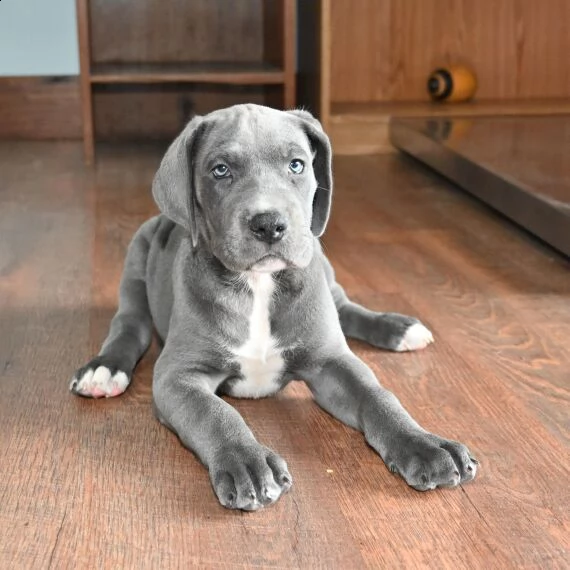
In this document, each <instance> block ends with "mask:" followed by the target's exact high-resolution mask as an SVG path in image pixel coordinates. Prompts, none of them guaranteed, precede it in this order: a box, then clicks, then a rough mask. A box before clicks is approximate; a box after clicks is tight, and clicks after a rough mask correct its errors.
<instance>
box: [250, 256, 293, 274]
mask: <svg viewBox="0 0 570 570" xmlns="http://www.w3.org/2000/svg"><path fill="white" fill-rule="evenodd" d="M287 267H289V263H287V262H286V261H285V260H284V259H283V258H282V257H278V256H276V255H266V256H264V257H262V258H261V259H259V260H258V261H256V262H255V263H254V264H253V265H252V266H251V267H250V268H249V271H256V272H257V273H273V272H275V271H282V270H283V269H286V268H287Z"/></svg>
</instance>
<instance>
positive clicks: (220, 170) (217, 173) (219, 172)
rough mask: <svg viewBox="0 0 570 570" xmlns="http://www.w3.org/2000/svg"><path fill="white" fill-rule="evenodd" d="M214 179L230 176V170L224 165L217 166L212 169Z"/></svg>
mask: <svg viewBox="0 0 570 570" xmlns="http://www.w3.org/2000/svg"><path fill="white" fill-rule="evenodd" d="M212 174H213V175H214V178H227V177H228V176H229V175H230V169H229V168H228V167H227V166H226V165H225V164H217V165H216V166H214V168H212Z"/></svg>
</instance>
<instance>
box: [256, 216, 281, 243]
mask: <svg viewBox="0 0 570 570" xmlns="http://www.w3.org/2000/svg"><path fill="white" fill-rule="evenodd" d="M249 229H250V230H251V231H252V233H253V235H254V236H255V237H256V238H257V239H258V240H259V241H265V242H267V243H270V244H271V243H275V242H278V241H279V240H280V239H281V238H282V237H283V236H284V235H285V232H286V231H287V222H286V221H285V218H283V216H281V215H280V214H279V213H278V212H263V213H261V214H256V215H255V216H253V218H251V220H250V221H249Z"/></svg>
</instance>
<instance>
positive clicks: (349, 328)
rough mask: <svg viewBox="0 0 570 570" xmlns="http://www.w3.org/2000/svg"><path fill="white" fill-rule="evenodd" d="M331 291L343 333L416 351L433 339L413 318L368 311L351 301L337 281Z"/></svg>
mask: <svg viewBox="0 0 570 570" xmlns="http://www.w3.org/2000/svg"><path fill="white" fill-rule="evenodd" d="M331 290H332V293H333V297H334V300H335V304H336V307H337V311H338V316H339V319H340V325H341V327H342V332H343V333H344V334H345V335H346V336H348V337H352V338H357V339H359V340H363V341H365V342H368V343H370V344H371V345H373V346H377V347H379V348H385V349H387V350H394V351H396V352H404V351H408V350H419V349H422V348H425V347H426V346H428V345H429V344H431V343H432V342H433V335H432V333H431V332H430V331H429V330H428V329H427V328H426V327H425V326H424V325H423V324H422V323H421V322H420V321H419V320H418V319H416V318H415V317H409V316H408V315H401V314H399V313H377V312H375V311H370V310H369V309H367V308H366V307H363V306H361V305H359V304H358V303H354V302H353V301H351V300H350V299H349V298H348V297H347V296H346V294H345V292H344V290H343V289H342V287H341V286H340V285H339V284H338V283H334V284H333V285H332V287H331Z"/></svg>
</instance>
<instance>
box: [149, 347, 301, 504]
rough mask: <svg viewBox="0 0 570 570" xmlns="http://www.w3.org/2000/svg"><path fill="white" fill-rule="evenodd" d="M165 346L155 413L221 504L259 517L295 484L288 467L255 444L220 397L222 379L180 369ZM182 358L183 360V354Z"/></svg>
mask: <svg viewBox="0 0 570 570" xmlns="http://www.w3.org/2000/svg"><path fill="white" fill-rule="evenodd" d="M176 352H178V350H176V351H173V350H170V349H169V347H168V341H167V346H165V348H164V350H163V352H162V354H161V356H160V358H159V360H158V361H157V365H156V368H155V376H154V382H153V399H154V408H155V413H156V415H157V417H158V419H159V421H161V422H162V423H163V424H164V425H166V426H167V427H168V428H169V429H171V430H172V431H173V432H174V433H176V434H177V435H178V437H179V438H180V441H181V442H182V443H183V444H184V445H185V446H186V447H187V448H188V449H190V450H192V451H193V452H194V453H195V454H196V455H197V456H198V458H199V459H200V460H201V461H202V463H203V464H204V465H205V466H206V467H207V468H208V471H209V474H210V481H211V483H212V486H213V488H214V491H215V493H216V495H217V497H218V500H219V501H220V503H221V504H222V505H223V506H224V507H226V508H228V509H242V510H246V511H255V510H257V509H259V508H261V507H263V506H266V505H269V504H271V503H274V502H275V501H276V500H277V499H278V498H279V497H280V496H281V494H282V493H284V492H286V491H287V490H288V489H289V487H291V484H292V478H291V475H290V474H289V471H288V469H287V464H286V463H285V461H284V460H283V459H282V458H281V457H280V456H279V455H277V454H276V453H274V452H273V451H271V450H270V449H268V448H267V447H264V446H263V445H261V444H260V443H258V441H257V440H256V439H255V437H254V435H253V434H252V432H251V430H250V429H249V428H248V427H247V425H246V423H245V421H244V420H243V418H242V417H241V416H240V415H239V413H238V412H237V411H236V410H235V409H234V408H233V407H232V406H231V405H230V404H228V403H227V402H226V401H224V400H222V398H220V397H218V396H217V395H216V394H215V390H216V388H217V387H218V386H219V384H220V383H221V382H223V380H224V379H225V378H224V376H223V375H221V374H218V375H216V374H211V373H204V372H203V371H202V370H203V368H204V367H200V369H195V368H192V367H186V366H182V365H180V364H176V362H175V361H174V359H173V358H172V355H174V354H175V353H176ZM178 354H180V353H179V352H178Z"/></svg>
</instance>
